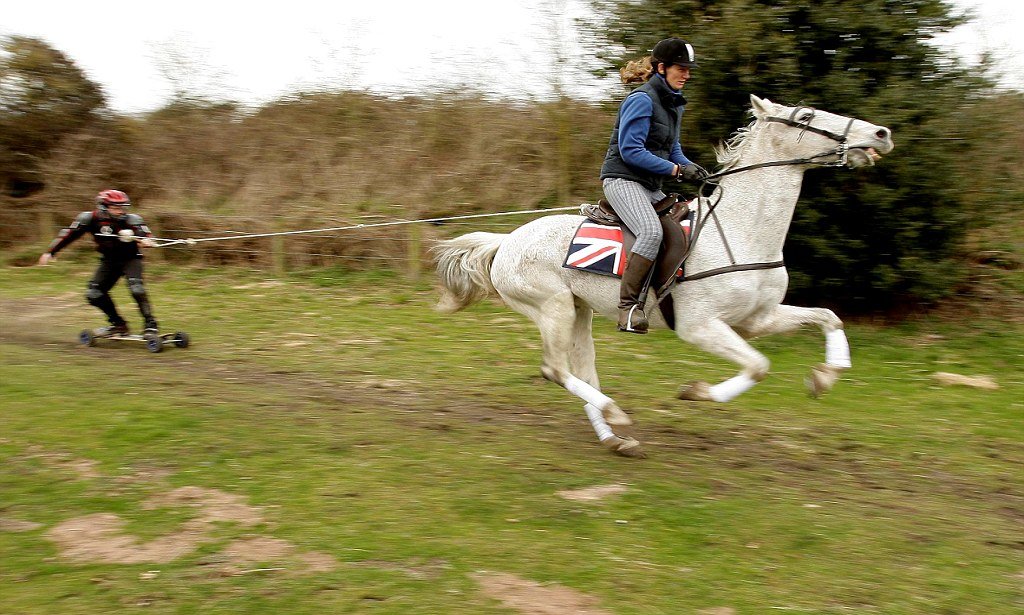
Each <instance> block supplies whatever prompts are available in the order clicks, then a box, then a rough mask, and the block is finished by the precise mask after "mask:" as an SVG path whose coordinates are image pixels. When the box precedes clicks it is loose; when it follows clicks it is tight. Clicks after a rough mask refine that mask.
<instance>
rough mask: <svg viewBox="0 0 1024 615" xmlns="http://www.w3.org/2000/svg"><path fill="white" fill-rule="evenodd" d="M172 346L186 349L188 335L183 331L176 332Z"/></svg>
mask: <svg viewBox="0 0 1024 615" xmlns="http://www.w3.org/2000/svg"><path fill="white" fill-rule="evenodd" d="M173 339H174V345H175V346H176V347H178V348H188V343H189V339H188V333H185V332H184V331H178V332H177V333H175V334H174V338H173Z"/></svg>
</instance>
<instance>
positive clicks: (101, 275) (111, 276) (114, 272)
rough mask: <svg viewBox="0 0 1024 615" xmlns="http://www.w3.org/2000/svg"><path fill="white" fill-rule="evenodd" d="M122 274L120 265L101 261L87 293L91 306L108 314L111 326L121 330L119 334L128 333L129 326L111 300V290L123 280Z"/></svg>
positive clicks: (109, 261) (103, 259)
mask: <svg viewBox="0 0 1024 615" xmlns="http://www.w3.org/2000/svg"><path fill="white" fill-rule="evenodd" d="M121 273H122V268H121V264H120V263H118V262H116V261H113V260H108V259H106V258H102V259H100V265H99V267H97V268H96V273H94V274H93V276H92V279H91V280H89V286H88V290H86V291H85V298H86V300H87V301H88V302H89V303H90V304H91V305H94V306H96V307H97V308H99V309H100V310H101V311H102V312H103V313H104V314H106V316H107V320H108V321H110V324H111V326H112V327H115V328H117V329H119V331H118V332H119V333H120V332H124V333H127V324H126V323H125V321H124V318H122V317H121V314H119V313H118V311H117V307H116V306H115V305H114V300H113V299H111V298H110V289H111V288H113V287H114V284H116V283H117V281H118V280H119V279H120V278H121ZM120 329H124V331H120Z"/></svg>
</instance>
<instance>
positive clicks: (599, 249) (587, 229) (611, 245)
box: [562, 212, 694, 278]
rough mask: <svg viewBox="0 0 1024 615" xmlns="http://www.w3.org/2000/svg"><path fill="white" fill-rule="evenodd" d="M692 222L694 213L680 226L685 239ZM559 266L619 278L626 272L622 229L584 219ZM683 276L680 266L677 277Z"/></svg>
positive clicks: (683, 220) (684, 219)
mask: <svg viewBox="0 0 1024 615" xmlns="http://www.w3.org/2000/svg"><path fill="white" fill-rule="evenodd" d="M693 219H694V212H690V214H689V215H688V216H686V217H685V218H683V219H682V220H681V221H680V223H679V225H680V226H682V227H683V234H684V235H686V237H687V239H689V237H690V230H691V228H692V226H693ZM562 266H563V267H566V268H568V269H579V270H580V271H589V272H590V273H596V274H599V275H607V276H612V277H615V278H621V277H622V272H623V271H625V269H626V252H625V250H624V248H623V246H622V227H621V226H608V225H604V224H594V223H593V222H587V221H586V220H584V221H583V222H582V223H581V224H580V226H579V228H577V229H576V234H575V235H573V238H572V241H570V242H569V250H568V252H566V254H565V262H564V263H562ZM682 275H683V269H682V268H681V267H680V269H679V271H678V273H677V276H678V277H682Z"/></svg>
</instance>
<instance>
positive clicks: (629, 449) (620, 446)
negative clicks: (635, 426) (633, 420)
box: [601, 435, 647, 459]
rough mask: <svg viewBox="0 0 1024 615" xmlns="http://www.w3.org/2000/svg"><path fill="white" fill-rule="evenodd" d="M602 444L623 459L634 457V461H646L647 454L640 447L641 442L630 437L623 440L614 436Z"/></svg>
mask: <svg viewBox="0 0 1024 615" xmlns="http://www.w3.org/2000/svg"><path fill="white" fill-rule="evenodd" d="M601 444H603V445H604V446H605V448H607V449H609V450H611V451H612V452H613V453H615V454H616V455H622V456H623V457H632V458H634V459H645V458H646V457H647V453H645V452H644V449H643V447H641V446H640V442H639V441H638V440H635V439H633V438H630V437H629V436H626V437H625V438H621V437H619V436H615V435H613V436H612V437H610V438H605V439H604V440H601Z"/></svg>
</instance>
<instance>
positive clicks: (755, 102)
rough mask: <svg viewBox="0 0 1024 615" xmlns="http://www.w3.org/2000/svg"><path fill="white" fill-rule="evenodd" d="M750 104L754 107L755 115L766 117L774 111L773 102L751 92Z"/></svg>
mask: <svg viewBox="0 0 1024 615" xmlns="http://www.w3.org/2000/svg"><path fill="white" fill-rule="evenodd" d="M750 104H751V106H752V107H753V112H754V115H756V116H757V117H764V116H766V115H771V113H772V106H773V103H772V101H770V100H768V99H767V98H758V97H757V96H755V95H753V94H751V95H750Z"/></svg>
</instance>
